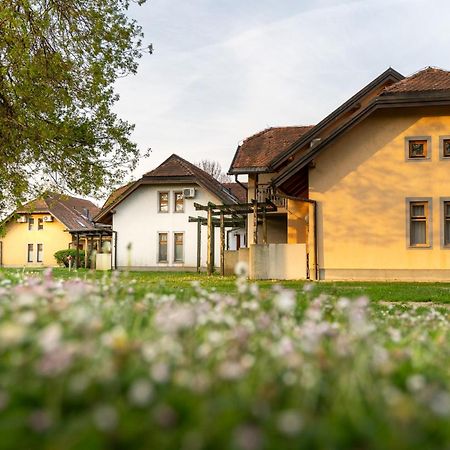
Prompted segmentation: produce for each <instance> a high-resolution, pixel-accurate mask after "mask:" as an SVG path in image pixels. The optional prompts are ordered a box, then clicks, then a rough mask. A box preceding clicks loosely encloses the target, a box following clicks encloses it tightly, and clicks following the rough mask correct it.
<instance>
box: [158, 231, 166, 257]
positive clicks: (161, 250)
mask: <svg viewBox="0 0 450 450" xmlns="http://www.w3.org/2000/svg"><path fill="white" fill-rule="evenodd" d="M158 262H167V233H158Z"/></svg>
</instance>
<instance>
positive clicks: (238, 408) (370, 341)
mask: <svg viewBox="0 0 450 450" xmlns="http://www.w3.org/2000/svg"><path fill="white" fill-rule="evenodd" d="M416 285H417V289H419V290H420V289H421V288H422V289H423V288H424V287H425V286H424V285H421V284H420V285H419V284H417V283H416V284H415V286H416ZM408 286H409V285H408V284H405V283H401V284H398V285H397V284H396V283H389V284H387V283H386V284H382V283H336V284H325V283H319V284H317V285H312V284H305V283H300V282H289V283H282V284H279V283H276V282H260V283H249V282H248V281H247V280H246V277H245V274H243V273H241V274H240V276H238V277H229V278H226V279H221V278H220V277H216V276H214V277H206V276H205V275H196V274H188V273H184V274H183V273H164V274H161V273H137V272H135V273H107V274H100V273H96V272H89V271H79V272H77V273H74V272H71V273H69V272H68V271H65V270H56V271H54V272H53V273H51V272H49V271H45V272H42V271H37V272H21V271H1V272H0V436H1V439H0V449H22V448H24V449H28V448H30V449H31V448H32V449H55V450H60V449H61V450H78V449H80V450H86V449H87V450H101V449H125V448H126V449H143V450H144V449H161V450H165V449H174V450H175V449H177V450H178V449H180V450H209V449H211V450H213V449H214V450H222V449H223V450H228V449H232V450H234V449H236V450H272V449H299V448H305V449H312V450H315V449H318V450H319V449H320V450H321V449H337V450H340V449H342V450H344V449H345V450H347V449H355V450H356V449H374V450H375V449H376V450H378V449H379V450H390V449H392V450H394V449H395V450H403V449H404V450H410V449H413V450H415V449H417V450H423V449H429V450H434V449H436V450H441V449H445V448H448V447H449V444H450V428H449V427H448V423H449V420H450V376H449V375H450V374H449V364H448V361H450V327H449V317H450V311H449V309H448V308H446V307H444V308H438V307H436V305H435V304H430V305H429V306H427V307H423V306H421V304H419V305H418V306H416V305H415V304H414V302H413V303H409V304H400V303H398V302H399V301H400V302H401V301H404V300H411V298H408V299H405V298H402V297H401V295H402V293H403V295H405V293H406V294H408V292H410V293H411V294H415V296H413V299H417V300H419V301H424V300H431V299H433V298H434V299H440V298H443V295H442V297H441V296H435V297H431V295H432V294H433V286H437V288H439V287H443V286H444V285H440V284H430V285H428V286H426V288H427V289H428V291H426V290H424V291H422V294H421V295H422V296H421V295H417V292H416V290H415V289H411V290H408V289H409V288H408ZM290 288H293V289H290ZM370 288H372V289H374V292H378V293H379V297H378V300H386V299H387V298H386V295H387V294H389V295H392V293H393V292H394V293H395V296H392V297H391V299H393V300H394V302H393V303H391V304H389V305H386V304H384V303H381V302H379V301H375V302H371V301H369V299H368V298H367V297H366V296H361V294H367V293H368V292H370ZM327 289H328V291H327ZM325 292H329V293H330V294H326V293H325ZM426 292H429V294H427V293H426ZM336 293H337V295H336ZM340 293H343V295H344V296H341V295H340ZM347 296H348V297H350V298H346V297H347ZM428 297H430V298H428ZM395 299H398V300H397V302H396V301H395Z"/></svg>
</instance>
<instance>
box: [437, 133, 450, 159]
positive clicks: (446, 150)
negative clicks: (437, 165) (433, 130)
mask: <svg viewBox="0 0 450 450" xmlns="http://www.w3.org/2000/svg"><path fill="white" fill-rule="evenodd" d="M439 149H440V158H443V159H450V136H440V138H439Z"/></svg>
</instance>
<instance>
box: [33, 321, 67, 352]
mask: <svg viewBox="0 0 450 450" xmlns="http://www.w3.org/2000/svg"><path fill="white" fill-rule="evenodd" d="M62 334H63V329H62V327H61V325H60V324H59V323H51V324H50V325H47V327H45V328H44V329H43V330H42V331H41V332H40V333H39V334H38V338H37V339H38V343H39V346H40V347H41V349H42V350H44V351H45V352H51V351H52V350H54V349H55V348H56V347H58V345H59V344H60V341H61V337H62Z"/></svg>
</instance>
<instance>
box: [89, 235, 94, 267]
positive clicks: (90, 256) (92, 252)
mask: <svg viewBox="0 0 450 450" xmlns="http://www.w3.org/2000/svg"><path fill="white" fill-rule="evenodd" d="M90 247H91V250H90V253H89V259H90V261H88V262H89V269H94V261H93V260H92V257H93V254H94V236H92V235H91V246H90Z"/></svg>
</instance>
